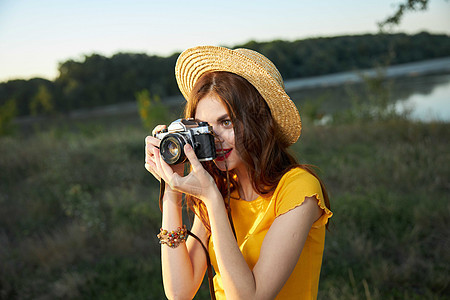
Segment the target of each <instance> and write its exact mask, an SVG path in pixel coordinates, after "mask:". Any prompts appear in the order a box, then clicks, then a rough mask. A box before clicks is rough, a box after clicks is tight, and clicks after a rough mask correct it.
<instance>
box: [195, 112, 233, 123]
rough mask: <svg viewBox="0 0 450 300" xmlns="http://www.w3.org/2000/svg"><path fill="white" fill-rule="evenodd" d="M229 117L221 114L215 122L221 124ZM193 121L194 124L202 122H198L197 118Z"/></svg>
mask: <svg viewBox="0 0 450 300" xmlns="http://www.w3.org/2000/svg"><path fill="white" fill-rule="evenodd" d="M229 118H230V117H229V116H228V114H223V115H221V116H220V117H218V118H217V122H221V121H223V120H226V119H229ZM194 121H196V122H202V120H199V119H197V118H195V119H194Z"/></svg>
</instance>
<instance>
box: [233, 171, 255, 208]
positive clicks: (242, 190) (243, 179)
mask: <svg viewBox="0 0 450 300" xmlns="http://www.w3.org/2000/svg"><path fill="white" fill-rule="evenodd" d="M236 175H237V178H238V181H239V196H240V198H241V199H242V200H245V201H253V200H255V199H256V198H258V196H259V195H258V193H257V192H256V191H255V190H254V189H253V184H252V181H251V178H250V175H249V174H248V172H247V170H245V171H242V170H241V171H240V170H236Z"/></svg>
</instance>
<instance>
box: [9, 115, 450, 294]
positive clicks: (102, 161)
mask: <svg viewBox="0 0 450 300" xmlns="http://www.w3.org/2000/svg"><path fill="white" fill-rule="evenodd" d="M102 122H103V121H99V122H98V123H96V122H91V123H86V122H84V123H76V124H71V125H70V126H68V125H67V126H57V127H47V128H45V129H42V130H36V132H34V133H31V134H27V135H18V136H16V137H2V138H1V139H0V153H1V155H0V205H1V209H0V299H163V298H164V292H163V289H162V282H161V269H160V261H159V246H158V242H157V239H156V237H155V234H156V233H157V232H158V228H159V226H160V218H161V217H160V212H159V208H158V204H157V195H158V185H157V182H156V180H154V179H153V178H152V177H151V175H149V174H147V172H146V171H145V169H144V166H143V162H144V148H143V147H144V137H145V135H146V134H147V133H146V130H144V129H142V127H141V126H140V125H139V124H137V123H129V124H126V123H123V122H121V123H120V126H113V127H110V124H109V123H107V124H105V123H102ZM112 122H113V123H114V122H116V121H115V120H112ZM306 123H307V122H306ZM304 128H305V129H304V131H303V133H302V137H301V139H300V141H299V142H298V143H297V144H296V145H295V146H294V147H293V151H294V152H295V153H296V154H297V156H298V157H299V158H300V160H301V161H302V162H306V163H311V164H314V165H317V166H319V167H320V172H319V173H320V175H321V177H322V178H323V179H324V181H325V183H326V184H327V186H328V189H329V192H330V196H331V205H332V210H333V212H334V216H333V218H332V223H331V226H330V232H328V233H327V240H326V246H325V254H324V261H323V267H322V273H321V281H320V286H319V299H445V298H446V297H447V299H448V296H447V295H449V294H450V285H449V283H450V279H449V277H448V274H450V267H449V266H450V264H449V262H450V254H449V251H448V249H449V248H450V229H449V227H448V224H449V223H450V202H449V196H448V195H449V190H450V184H449V178H450V152H449V151H448V149H449V140H448V136H450V135H449V134H450V124H443V123H432V124H421V123H411V122H407V121H387V122H377V123H358V124H353V125H352V124H345V125H333V126H312V125H309V124H305V125H304ZM198 299H208V291H207V286H206V285H204V286H202V290H201V291H200V293H199V295H198Z"/></svg>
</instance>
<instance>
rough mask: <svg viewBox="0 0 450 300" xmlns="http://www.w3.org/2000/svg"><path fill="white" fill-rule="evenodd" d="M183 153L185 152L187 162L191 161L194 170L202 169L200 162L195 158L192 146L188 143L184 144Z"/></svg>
mask: <svg viewBox="0 0 450 300" xmlns="http://www.w3.org/2000/svg"><path fill="white" fill-rule="evenodd" d="M184 153H185V154H186V157H187V158H188V160H189V162H190V163H191V166H192V170H193V171H194V172H196V171H200V170H201V169H203V166H202V164H201V163H200V161H199V160H198V158H197V155H195V152H194V149H192V146H191V145H189V144H186V145H184Z"/></svg>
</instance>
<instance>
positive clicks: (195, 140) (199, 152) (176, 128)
mask: <svg viewBox="0 0 450 300" xmlns="http://www.w3.org/2000/svg"><path fill="white" fill-rule="evenodd" d="M155 137H156V138H157V139H160V140H161V143H160V146H159V151H160V153H161V155H162V157H163V159H164V161H165V162H167V163H168V164H169V165H176V164H180V163H183V162H185V161H186V159H187V158H186V155H185V153H184V149H183V147H184V145H185V144H190V145H191V146H192V148H193V149H194V152H195V154H196V156H197V158H198V160H199V161H208V160H213V159H215V158H216V146H215V144H214V132H213V130H212V127H211V126H210V125H209V124H208V123H207V122H197V121H194V119H178V120H176V121H173V122H172V123H171V124H170V125H169V127H167V128H166V129H164V130H162V131H161V132H158V133H156V134H155Z"/></svg>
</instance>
